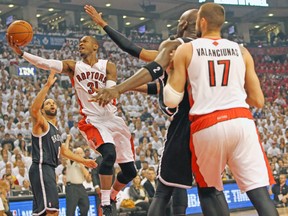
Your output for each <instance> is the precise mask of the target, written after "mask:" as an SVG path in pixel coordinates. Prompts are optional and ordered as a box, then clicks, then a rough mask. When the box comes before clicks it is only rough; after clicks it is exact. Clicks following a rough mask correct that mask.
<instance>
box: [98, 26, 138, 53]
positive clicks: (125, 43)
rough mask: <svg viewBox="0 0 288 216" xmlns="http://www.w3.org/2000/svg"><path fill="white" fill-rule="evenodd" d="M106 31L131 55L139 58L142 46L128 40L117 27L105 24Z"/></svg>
mask: <svg viewBox="0 0 288 216" xmlns="http://www.w3.org/2000/svg"><path fill="white" fill-rule="evenodd" d="M103 29H104V31H105V32H106V33H107V34H108V35H109V37H110V38H111V39H112V40H113V41H114V42H115V43H116V44H117V45H118V46H119V47H120V48H121V49H122V50H123V51H125V52H127V53H129V54H130V55H132V56H134V57H137V58H139V56H140V52H141V50H142V48H141V47H139V46H137V45H136V44H134V43H133V42H132V41H130V40H128V38H126V37H125V36H124V35H122V34H121V33H120V32H118V31H116V30H115V29H113V28H111V27H110V26H109V25H106V26H104V28H103Z"/></svg>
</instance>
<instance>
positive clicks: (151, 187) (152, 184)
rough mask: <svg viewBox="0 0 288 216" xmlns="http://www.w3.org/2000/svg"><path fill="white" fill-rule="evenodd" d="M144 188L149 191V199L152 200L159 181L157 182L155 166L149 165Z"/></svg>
mask: <svg viewBox="0 0 288 216" xmlns="http://www.w3.org/2000/svg"><path fill="white" fill-rule="evenodd" d="M143 186H144V188H145V189H146V191H147V193H148V197H149V200H150V201H152V198H153V197H154V194H155V191H156V187H157V183H156V172H155V169H154V167H149V168H148V170H147V180H146V182H145V183H144V185H143Z"/></svg>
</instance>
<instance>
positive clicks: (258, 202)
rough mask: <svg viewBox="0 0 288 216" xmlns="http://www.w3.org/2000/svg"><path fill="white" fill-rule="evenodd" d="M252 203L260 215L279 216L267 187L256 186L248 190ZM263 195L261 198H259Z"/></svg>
mask: <svg viewBox="0 0 288 216" xmlns="http://www.w3.org/2000/svg"><path fill="white" fill-rule="evenodd" d="M246 193H247V195H248V197H249V199H250V200H251V202H252V204H253V205H254V207H255V208H256V210H257V212H258V215H260V216H277V215H279V213H278V212H277V210H276V208H275V205H274V203H273V201H272V200H271V199H270V196H269V193H268V190H267V188H266V187H261V188H256V189H253V190H250V191H247V192H246ZM259 197H261V199H259Z"/></svg>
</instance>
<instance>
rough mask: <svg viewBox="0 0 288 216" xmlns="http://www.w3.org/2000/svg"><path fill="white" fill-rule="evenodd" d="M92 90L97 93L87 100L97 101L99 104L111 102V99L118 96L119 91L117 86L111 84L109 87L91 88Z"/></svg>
mask: <svg viewBox="0 0 288 216" xmlns="http://www.w3.org/2000/svg"><path fill="white" fill-rule="evenodd" d="M93 89H94V91H95V92H96V93H97V95H95V96H92V98H91V99H90V100H89V101H90V102H97V103H99V105H100V106H103V107H104V106H106V105H107V104H108V103H110V102H111V100H113V99H116V98H119V96H120V92H119V90H118V88H117V86H113V87H111V88H102V89H96V88H93Z"/></svg>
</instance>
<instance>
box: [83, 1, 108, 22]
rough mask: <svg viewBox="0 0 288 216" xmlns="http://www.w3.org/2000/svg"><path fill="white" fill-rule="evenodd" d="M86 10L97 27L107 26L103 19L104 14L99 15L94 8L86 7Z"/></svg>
mask: <svg viewBox="0 0 288 216" xmlns="http://www.w3.org/2000/svg"><path fill="white" fill-rule="evenodd" d="M84 10H85V12H86V13H87V14H88V15H89V16H90V17H91V19H92V20H93V21H94V22H95V23H96V24H97V25H100V26H101V27H104V26H106V25H107V23H106V22H105V21H104V20H103V18H102V13H98V11H97V10H96V9H95V8H94V7H93V6H91V5H85V6H84Z"/></svg>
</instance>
